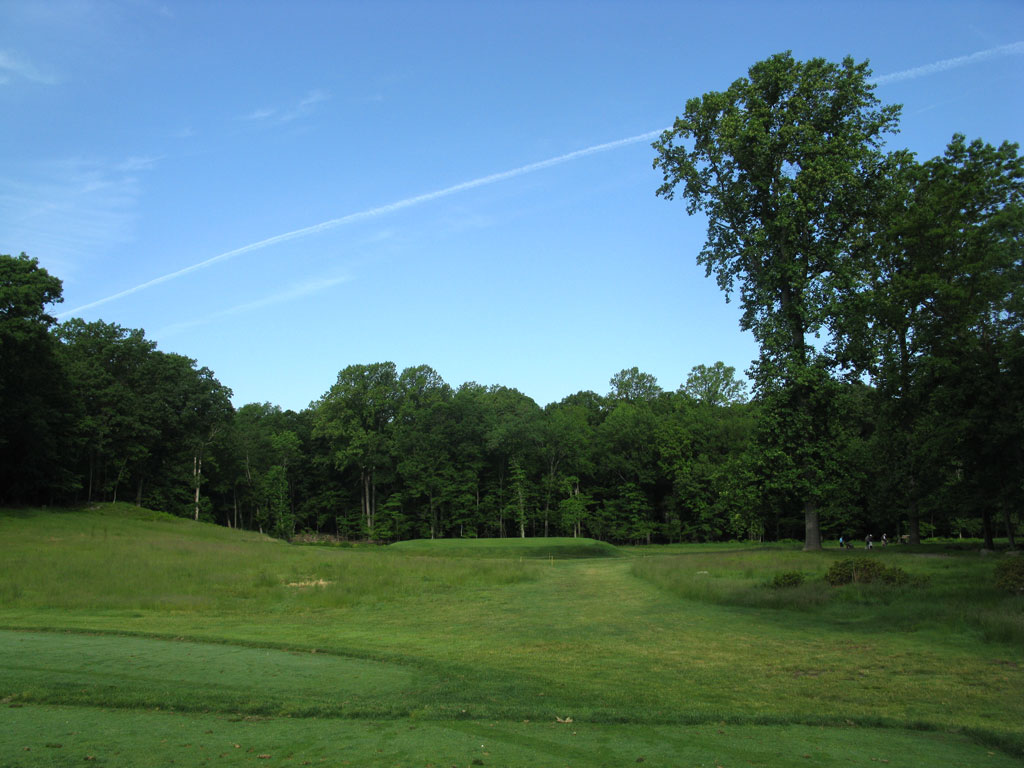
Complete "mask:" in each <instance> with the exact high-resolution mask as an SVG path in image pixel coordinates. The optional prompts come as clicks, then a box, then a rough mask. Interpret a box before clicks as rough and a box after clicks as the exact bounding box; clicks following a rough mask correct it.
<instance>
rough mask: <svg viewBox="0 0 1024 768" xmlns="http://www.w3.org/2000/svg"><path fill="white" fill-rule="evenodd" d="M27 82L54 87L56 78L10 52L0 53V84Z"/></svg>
mask: <svg viewBox="0 0 1024 768" xmlns="http://www.w3.org/2000/svg"><path fill="white" fill-rule="evenodd" d="M17 79H22V80H29V81H31V82H33V83H40V84H41V85H56V83H57V78H55V77H53V76H52V75H48V74H46V73H44V72H41V71H40V70H39V69H37V68H36V67H35V66H34V65H33V64H32V63H31V62H28V61H25V60H24V59H22V58H19V57H18V56H16V55H15V54H13V53H11V52H10V51H0V84H6V83H10V82H12V81H13V80H17Z"/></svg>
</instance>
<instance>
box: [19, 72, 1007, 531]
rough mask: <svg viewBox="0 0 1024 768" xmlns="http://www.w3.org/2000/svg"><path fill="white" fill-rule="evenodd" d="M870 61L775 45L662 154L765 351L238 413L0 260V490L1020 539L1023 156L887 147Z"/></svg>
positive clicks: (690, 527)
mask: <svg viewBox="0 0 1024 768" xmlns="http://www.w3.org/2000/svg"><path fill="white" fill-rule="evenodd" d="M869 74H870V72H869V70H868V69H867V67H866V65H864V64H854V63H853V62H852V61H850V60H846V61H844V62H843V63H842V65H834V64H830V63H828V62H823V61H821V60H813V61H810V62H795V61H794V60H793V59H792V58H791V57H790V56H789V55H788V54H780V55H778V56H775V57H773V58H771V59H769V60H767V61H765V62H761V63H759V64H757V65H755V66H754V67H753V68H751V70H750V77H749V78H743V79H740V80H738V81H736V83H734V84H733V85H732V86H731V88H730V89H729V90H728V91H726V92H724V93H710V94H705V96H703V97H702V98H700V99H692V100H691V101H690V102H689V103H688V104H687V109H686V113H685V115H684V116H683V117H681V118H679V119H678V120H677V121H676V123H675V126H674V127H673V129H672V130H670V131H666V132H665V134H663V136H662V138H661V140H660V141H659V142H657V143H656V144H655V149H656V151H657V153H658V155H657V159H656V160H655V166H656V167H658V168H660V169H661V170H662V171H663V173H664V179H665V183H664V184H663V186H662V187H661V188H660V189H659V190H658V194H659V195H662V196H664V197H666V198H669V199H671V198H672V197H673V195H674V194H675V192H676V190H677V187H678V189H679V192H680V194H682V195H683V196H684V197H685V198H686V199H687V200H688V203H689V209H690V212H691V213H692V212H696V211H703V212H704V213H705V214H706V215H707V218H708V240H707V244H706V245H705V248H704V250H703V251H702V252H701V254H700V256H699V261H700V262H701V263H703V264H705V265H706V267H707V269H708V273H709V274H711V273H714V274H715V275H716V277H717V278H718V282H719V285H720V286H721V287H722V288H723V289H724V290H725V291H727V292H731V291H733V290H736V289H737V288H738V292H739V294H740V300H741V304H742V307H743V318H742V321H741V325H742V327H743V328H744V329H747V330H751V331H752V332H753V334H754V336H755V338H756V339H757V341H758V343H759V345H760V348H761V354H760V357H759V359H758V360H756V361H754V364H753V366H752V368H751V370H750V373H751V378H752V381H753V392H752V393H751V395H750V396H749V398H748V394H747V392H746V391H745V385H744V384H742V383H741V382H740V381H739V380H737V378H736V375H735V371H734V369H733V368H731V367H729V366H726V365H724V364H723V363H720V362H719V363H715V364H714V365H711V366H697V367H696V368H694V369H693V370H692V371H691V373H690V375H689V376H688V377H687V380H686V381H685V382H683V383H682V384H681V385H680V387H679V388H678V389H677V390H675V391H666V390H663V389H662V388H661V387H660V386H659V385H658V383H657V381H656V380H655V379H654V377H652V376H650V375H649V374H646V373H643V372H641V371H639V370H638V369H637V368H632V369H626V370H623V371H621V372H619V373H618V374H616V375H615V376H614V377H612V379H611V382H610V384H611V386H610V390H609V391H608V392H607V393H606V394H604V395H601V394H598V393H594V392H579V393H577V394H575V395H570V396H569V397H566V398H565V399H564V400H562V401H561V402H559V403H554V404H551V405H548V406H547V407H545V408H541V407H539V406H538V405H537V404H536V403H535V402H534V401H533V400H531V399H530V398H528V397H527V396H525V395H523V394H522V393H520V392H518V391H516V390H514V389H509V388H506V387H502V386H481V385H478V384H476V383H467V384H463V385H461V386H459V387H457V388H453V387H452V386H450V385H449V384H447V383H445V382H444V381H443V380H442V379H441V377H440V376H439V375H438V374H437V372H436V371H434V370H432V369H431V368H429V367H427V366H419V367H412V368H407V369H405V370H403V371H398V370H397V368H396V367H395V365H394V364H393V363H375V364H370V365H353V366H349V367H347V368H345V369H344V370H342V371H341V372H340V373H339V374H338V378H337V381H336V382H335V383H334V384H333V386H331V387H330V389H329V390H327V391H326V392H325V393H324V395H323V396H322V397H321V398H320V399H319V400H318V401H316V402H314V403H312V404H311V405H310V407H309V408H307V409H305V410H303V411H301V412H299V413H295V412H292V411H282V410H281V409H280V408H278V407H276V406H273V405H271V404H249V405H245V406H242V407H241V408H238V409H237V410H235V409H233V408H232V406H231V403H230V399H229V398H230V395H231V393H230V390H228V389H227V388H226V387H224V386H223V385H222V384H221V383H220V382H218V381H217V379H216V378H215V377H214V375H213V373H212V372H211V371H209V370H208V369H206V368H201V367H198V364H197V363H196V361H194V360H191V359H189V358H186V357H182V356H180V355H173V354H167V353H164V352H161V351H159V350H157V349H156V347H155V345H154V344H153V342H151V341H149V340H147V339H146V338H145V335H144V334H143V332H142V331H138V330H132V329H125V328H121V327H119V326H117V325H113V324H109V323H104V322H101V321H97V322H92V323H86V322H83V321H81V320H77V319H74V320H69V321H68V322H65V323H62V324H57V323H56V320H55V319H54V318H53V317H52V316H50V315H48V314H47V307H48V306H49V305H52V304H53V303H55V302H58V301H60V294H61V284H60V281H59V280H58V279H56V278H55V277H53V276H51V275H49V274H48V273H47V272H46V271H45V270H44V269H42V268H40V267H39V265H38V263H37V262H36V261H35V260H34V259H31V258H29V257H27V256H25V255H24V254H22V255H21V256H19V257H10V256H3V257H0V362H2V365H0V502H2V503H28V502H32V503H76V502H77V503H80V502H88V501H92V500H99V499H118V498H131V499H134V500H135V501H136V503H139V504H145V505H147V506H152V507H156V508H158V509H164V510H167V511H171V512H175V513H177V514H182V515H188V516H191V517H194V518H196V519H208V520H213V521H216V522H218V523H221V524H226V525H231V526H235V527H247V528H255V529H260V530H262V531H265V532H268V533H271V534H273V535H275V536H279V537H284V538H289V537H292V536H294V535H295V534H297V533H301V532H305V531H310V532H317V533H321V534H331V535H336V536H339V537H342V538H347V539H352V538H370V539H374V540H378V541H386V540H394V539H402V538H412V537H447V536H546V535H577V536H578V535H588V536H593V537H595V538H599V539H605V540H610V541H616V542H626V541H632V542H651V541H680V540H687V541H713V540H720V539H730V538H747V537H749V538H761V537H767V538H790V537H800V536H803V538H804V541H805V546H807V547H815V546H820V541H821V538H822V537H837V536H839V535H845V536H848V537H849V536H863V535H864V534H865V533H874V534H875V535H876V536H878V535H880V534H881V533H883V532H884V533H887V534H889V535H890V536H893V535H897V534H903V533H906V534H907V535H908V536H909V537H910V539H911V540H912V541H915V540H917V539H918V537H919V536H920V535H921V534H922V533H931V532H937V533H941V534H947V535H956V534H958V533H964V534H969V535H981V536H984V538H985V540H986V542H987V545H988V546H989V547H991V546H992V543H993V539H994V537H995V536H996V535H998V534H999V533H1000V532H1001V533H1003V534H1005V535H1006V536H1008V537H1009V539H1010V541H1011V544H1013V543H1014V542H1013V539H1014V535H1015V531H1016V528H1017V527H1018V526H1019V525H1020V512H1019V510H1020V506H1021V500H1022V497H1024V481H1022V478H1024V453H1022V448H1021V446H1022V443H1024V406H1022V403H1024V397H1022V394H1024V333H1022V331H1024V326H1022V318H1024V314H1022V306H1021V290H1020V288H1021V283H1022V278H1024V267H1022V258H1021V256H1022V254H1021V248H1022V242H1024V238H1022V233H1024V162H1022V159H1021V158H1020V157H1018V154H1017V146H1016V145H1013V144H1003V145H1001V146H999V147H993V146H991V145H989V144H986V143H984V142H982V141H974V142H970V143H969V142H967V141H966V140H965V139H964V138H963V137H962V136H954V137H953V140H952V141H951V142H950V144H949V147H948V148H947V150H946V152H945V153H944V154H943V155H941V156H939V157H936V158H933V159H932V160H929V161H926V162H923V163H919V162H918V161H917V160H916V159H915V158H914V157H913V156H912V155H911V154H910V153H907V152H902V151H897V152H890V153H885V152H883V151H882V141H881V136H882V135H883V134H885V133H887V132H892V131H894V130H895V127H896V123H897V118H898V112H899V110H898V108H896V107H879V106H878V104H877V102H876V101H875V100H874V97H873V95H872V93H871V91H872V86H871V85H870V80H869Z"/></svg>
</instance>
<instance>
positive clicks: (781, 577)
mask: <svg viewBox="0 0 1024 768" xmlns="http://www.w3.org/2000/svg"><path fill="white" fill-rule="evenodd" d="M804 581H805V577H804V574H803V572H802V571H783V572H782V573H776V574H775V576H774V577H773V578H772V580H771V581H769V582H768V586H769V587H771V588H772V589H783V588H785V587H799V586H800V585H801V584H803V583H804Z"/></svg>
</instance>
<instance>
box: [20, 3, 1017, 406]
mask: <svg viewBox="0 0 1024 768" xmlns="http://www.w3.org/2000/svg"><path fill="white" fill-rule="evenodd" d="M782 50H792V51H793V53H794V55H795V56H796V57H797V58H801V59H805V58H810V57H815V56H822V57H825V58H829V59H833V60H838V59H841V58H842V57H843V56H845V55H847V54H849V55H852V56H853V57H854V58H856V59H857V60H863V59H869V60H870V61H871V65H872V68H873V70H874V72H875V75H876V76H878V77H879V78H880V79H879V88H878V91H877V95H878V96H879V98H880V99H881V100H882V101H883V102H886V103H900V104H903V107H904V111H903V119H902V124H901V125H902V131H901V133H900V134H899V135H898V136H896V137H894V138H893V140H892V145H893V146H903V147H908V148H910V149H911V150H913V151H915V152H917V153H918V154H919V156H920V157H922V158H928V157H931V156H934V155H936V154H939V153H941V151H942V150H943V148H944V146H945V145H946V143H947V142H948V141H949V139H950V137H951V136H952V134H953V133H954V132H961V133H964V134H966V135H967V136H968V137H969V138H975V137H981V138H983V139H985V140H987V141H990V142H993V143H998V142H1001V141H1003V140H1010V141H1020V140H1021V138H1022V136H1021V133H1022V125H1024V108H1022V94H1024V3H1022V2H1019V0H1006V1H1003V2H997V1H990V2H986V1H985V0H979V1H977V2H942V1H941V0H927V1H926V2H909V1H908V2H899V1H897V0H893V1H891V2H877V1H876V2H872V1H871V0H861V1H860V2H821V1H820V0H817V1H816V2H782V3H769V2H720V3H696V2H643V1H642V0H640V1H637V0H634V1H633V2H557V1H549V2H531V1H529V0H522V1H520V2H511V1H510V2H481V1H478V2H340V1H339V2H327V0H324V1H323V2H303V1H301V0H299V1H298V2H289V3H279V2H216V3H208V2H186V3H173V2H166V3H161V2H146V1H145V0H135V1H133V2H127V1H126V2H95V1H92V0H75V1H73V2H36V1H32V2H30V1H29V0H24V1H21V0H14V1H11V0H0V110H2V114H3V117H2V118H0V252H2V253H15V254H16V253H19V252H21V251H25V252H27V253H28V254H29V255H31V256H35V257H37V258H38V259H39V261H40V263H41V264H42V265H43V266H44V267H46V268H47V269H48V270H50V271H51V272H52V273H53V274H55V275H57V276H58V277H60V278H61V279H63V281H64V298H65V301H64V303H63V304H62V305H60V307H58V312H59V313H61V314H62V317H65V318H66V317H68V316H79V317H82V318H84V319H86V320H94V319H98V318H102V319H103V320H106V321H108V322H115V323H118V324H120V325H122V326H126V327H130V328H144V329H145V331H146V334H147V336H148V337H149V338H151V339H153V340H155V341H156V342H157V343H158V345H159V348H160V349H163V350H165V351H169V352H179V353H182V354H185V355H188V356H189V357H193V358H195V359H197V360H198V361H199V363H200V364H201V365H205V366H208V367H209V368H211V369H212V370H213V371H214V372H215V373H216V375H217V377H218V378H219V379H220V381H221V382H223V383H224V384H225V385H227V386H229V387H231V388H232V389H233V390H234V393H235V397H234V401H235V404H236V405H241V404H243V403H247V402H254V401H260V402H262V401H269V402H272V403H275V404H278V405H281V406H282V407H285V408H293V409H300V408H303V407H305V406H307V405H308V404H309V403H310V402H311V401H313V400H315V399H317V398H319V397H320V396H322V395H323V393H324V392H326V391H327V390H328V389H329V388H330V386H331V384H332V383H333V382H334V380H335V378H336V376H337V373H338V371H339V370H341V369H342V368H344V367H345V366H347V365H350V364H352V363H371V362H377V361H382V360H392V361H394V362H395V363H396V364H397V365H398V366H399V368H403V367H405V366H409V365H417V364H421V363H425V364H428V365H430V366H432V367H433V368H435V369H436V370H437V371H438V372H439V373H440V374H441V376H443V377H444V379H445V380H446V381H447V382H449V383H450V384H452V385H453V386H458V385H459V384H461V383H463V382H465V381H477V382H479V383H481V384H503V385H506V386H510V387H516V388H517V389H519V390H521V391H522V392H524V393H526V394H527V395H529V396H531V397H533V398H534V399H535V400H536V401H537V402H538V403H539V404H541V405H544V404H546V403H548V402H551V401H557V400H560V399H561V398H563V397H565V396H566V395H569V394H571V393H574V392H576V391H579V390H585V389H592V390H595V391H597V392H599V393H605V392H607V391H608V388H609V387H608V380H609V378H610V377H611V376H612V375H613V374H615V373H616V372H617V371H619V370H621V369H623V368H628V367H632V366H634V365H635V366H639V368H640V369H641V370H643V371H646V372H648V373H651V374H653V375H655V376H656V377H657V378H658V381H659V383H660V384H661V385H662V387H664V388H666V389H675V388H676V387H678V386H679V385H680V384H681V383H682V382H683V381H684V380H685V378H686V374H687V372H688V371H689V370H690V369H691V368H692V367H693V366H695V365H697V364H701V363H703V364H710V363H713V362H715V361H716V360H722V361H724V362H725V363H726V364H728V365H733V366H735V367H736V368H737V369H738V370H743V369H745V368H746V367H747V366H748V365H749V363H750V361H751V360H752V359H753V358H754V357H755V356H756V354H757V350H756V347H755V345H754V343H753V340H752V339H751V338H750V337H749V334H744V333H742V332H741V331H740V330H739V328H738V317H739V313H738V309H737V306H736V304H726V302H725V300H724V298H723V295H722V294H721V293H720V291H719V290H718V288H717V286H716V284H715V282H714V280H713V279H707V278H705V277H704V272H703V269H701V268H699V267H698V266H697V265H696V260H695V257H696V254H697V252H698V251H699V249H700V247H701V245H702V243H703V240H704V222H703V221H702V220H700V219H699V218H692V219H691V218H689V217H688V216H687V215H686V212H685V205H684V204H683V202H682V201H676V202H672V203H670V202H666V201H664V200H661V199H659V198H656V197H655V195H654V190H655V189H656V187H657V186H658V184H659V183H660V179H659V176H658V174H657V173H656V172H655V171H654V170H652V168H651V161H652V159H653V151H652V150H651V148H650V141H651V138H652V137H650V136H649V135H648V134H651V132H653V131H657V130H659V129H662V128H664V127H666V126H668V125H670V124H671V122H672V120H673V118H674V117H675V116H676V115H677V114H679V112H681V110H682V109H683V107H684V105H685V102H686V100H687V99H688V98H690V97H692V96H697V95H700V94H702V93H705V92H707V91H710V90H722V89H724V88H726V87H728V85H729V84H730V83H731V82H732V81H733V80H734V79H736V78H737V77H740V76H742V75H744V74H745V73H746V70H747V68H748V67H749V66H750V65H751V64H752V63H753V62H755V61H757V60H759V59H763V58H765V57H767V56H770V55H771V54H773V53H776V52H778V51H782ZM645 135H647V137H646V138H642V137H645ZM547 161H554V162H547Z"/></svg>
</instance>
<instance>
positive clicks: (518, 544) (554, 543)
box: [388, 537, 622, 560]
mask: <svg viewBox="0 0 1024 768" xmlns="http://www.w3.org/2000/svg"><path fill="white" fill-rule="evenodd" d="M388 549H390V550H392V551H396V552H401V553H402V554H407V555H427V556H431V557H517V558H518V557H529V558H545V559H547V558H554V559H555V560H564V559H568V558H579V557H621V556H622V553H621V552H620V551H619V550H618V549H616V548H615V547H614V546H612V545H611V544H608V543H606V542H603V541H597V540H595V539H570V538H558V537H551V538H535V539H411V540H409V541H399V542H396V543H394V544H392V545H391V546H390V547H388Z"/></svg>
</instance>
